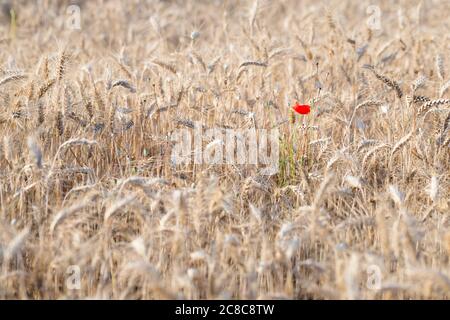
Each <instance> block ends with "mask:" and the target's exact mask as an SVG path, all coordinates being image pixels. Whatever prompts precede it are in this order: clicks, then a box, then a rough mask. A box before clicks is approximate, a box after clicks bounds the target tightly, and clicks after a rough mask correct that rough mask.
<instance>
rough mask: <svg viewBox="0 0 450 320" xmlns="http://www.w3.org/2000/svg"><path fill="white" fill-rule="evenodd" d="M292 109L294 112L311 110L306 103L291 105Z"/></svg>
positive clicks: (301, 112) (304, 112) (305, 112)
mask: <svg viewBox="0 0 450 320" xmlns="http://www.w3.org/2000/svg"><path fill="white" fill-rule="evenodd" d="M292 109H294V111H295V112H297V113H300V114H308V113H310V112H311V107H310V106H308V105H307V104H298V103H297V104H296V105H295V106H293V107H292Z"/></svg>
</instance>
